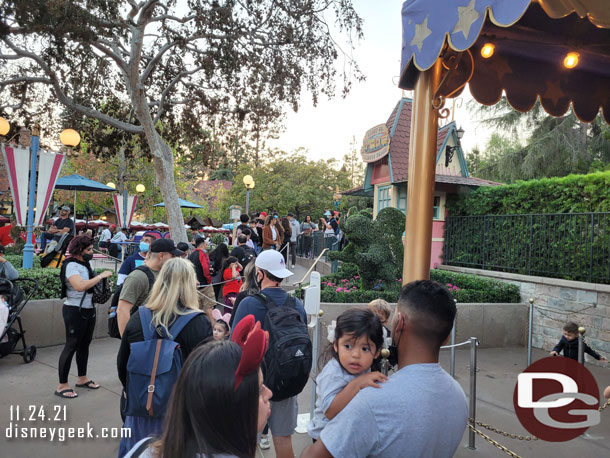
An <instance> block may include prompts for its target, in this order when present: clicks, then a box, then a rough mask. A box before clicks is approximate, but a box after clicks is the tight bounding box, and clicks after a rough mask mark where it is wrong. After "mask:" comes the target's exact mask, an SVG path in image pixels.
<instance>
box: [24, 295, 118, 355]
mask: <svg viewBox="0 0 610 458" xmlns="http://www.w3.org/2000/svg"><path fill="white" fill-rule="evenodd" d="M63 303H64V300H63V299H43V300H37V301H29V302H28V303H27V304H26V306H25V308H24V309H23V311H22V312H21V314H20V316H21V320H22V324H23V329H24V330H25V341H26V343H27V344H28V345H36V346H37V347H49V346H52V345H62V344H64V343H65V342H66V328H65V326H64V320H63V317H62V314H61V309H62V307H63ZM109 305H110V304H109V303H108V304H97V305H96V307H97V318H96V323H95V331H94V333H93V338H94V339H97V338H100V337H107V336H108V306H109ZM15 326H16V324H15ZM19 345H20V344H19ZM18 348H21V347H20V346H18Z"/></svg>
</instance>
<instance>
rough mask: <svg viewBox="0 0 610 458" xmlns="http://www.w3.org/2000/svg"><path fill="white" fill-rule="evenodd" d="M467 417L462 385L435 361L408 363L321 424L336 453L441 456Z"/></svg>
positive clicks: (450, 450) (450, 449) (382, 457)
mask: <svg viewBox="0 0 610 458" xmlns="http://www.w3.org/2000/svg"><path fill="white" fill-rule="evenodd" d="M467 418H468V403H467V402H466V396H465V395H464V391H463V390H462V388H461V387H460V385H459V384H458V383H457V382H456V381H455V380H454V379H452V378H451V376H450V375H449V374H447V372H445V371H444V370H443V369H442V368H441V367H440V365H438V364H412V365H409V366H406V367H403V368H402V369H401V370H399V371H398V372H397V373H395V374H394V375H392V376H391V377H390V378H389V380H388V381H387V382H385V383H384V384H382V385H381V388H365V389H364V390H362V391H360V393H358V394H357V395H356V397H355V398H354V399H352V401H351V402H350V403H349V404H348V405H347V406H346V407H345V409H343V410H342V411H341V412H340V413H339V415H337V416H336V417H335V418H333V419H332V420H331V421H330V422H329V423H328V424H327V425H326V427H325V428H324V430H323V431H322V434H321V435H320V439H321V440H322V442H323V443H324V445H325V446H326V448H327V449H328V451H329V452H330V453H331V455H333V456H334V457H344V456H349V457H350V458H357V457H374V458H394V457H397V456H400V457H402V458H416V457H417V458H420V457H421V458H424V457H426V458H444V457H451V456H453V454H454V453H455V450H456V449H457V447H458V445H459V444H460V441H461V439H462V436H463V434H464V430H465V429H466V420H467Z"/></svg>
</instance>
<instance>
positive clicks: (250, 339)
mask: <svg viewBox="0 0 610 458" xmlns="http://www.w3.org/2000/svg"><path fill="white" fill-rule="evenodd" d="M231 340H232V341H233V342H235V343H236V344H237V345H239V346H240V347H241V359H240V361H239V365H238V366H237V370H236V371H235V386H234V388H233V391H236V390H237V388H238V387H239V384H240V383H241V381H242V380H243V379H244V377H245V376H246V375H249V374H251V373H252V372H254V371H255V370H256V369H258V366H259V365H260V363H261V361H262V360H263V356H265V352H266V351H267V345H268V343H269V333H268V332H267V331H263V330H262V329H261V324H260V322H258V321H257V322H256V323H255V320H254V315H246V316H245V317H244V318H243V319H242V320H241V321H240V322H239V323H237V325H236V326H235V329H234V330H233V336H232V337H231Z"/></svg>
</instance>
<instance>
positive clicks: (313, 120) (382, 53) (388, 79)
mask: <svg viewBox="0 0 610 458" xmlns="http://www.w3.org/2000/svg"><path fill="white" fill-rule="evenodd" d="M354 4H355V7H356V10H357V11H358V13H359V14H360V16H361V17H362V18H363V19H364V39H363V40H361V41H360V43H358V44H357V46H356V50H355V52H354V55H355V58H356V60H357V61H358V64H359V65H360V68H361V70H362V71H363V73H364V74H365V75H366V81H365V82H363V83H354V86H353V88H352V91H351V92H350V94H349V96H348V97H347V98H345V99H342V98H341V97H340V96H337V97H336V98H334V99H333V100H331V101H328V100H321V101H320V103H319V104H318V106H317V107H315V108H314V107H313V106H312V104H311V97H310V96H309V94H306V95H304V96H303V98H302V104H301V108H300V110H299V112H298V113H294V112H292V111H290V112H289V113H288V115H287V119H286V130H285V132H284V133H283V134H282V135H281V136H280V138H279V139H278V140H276V141H274V142H272V146H274V147H277V148H280V149H282V150H285V151H292V150H294V149H296V148H298V147H305V148H307V149H308V150H309V152H310V158H311V159H314V160H317V159H323V158H329V157H335V158H337V159H341V158H342V157H343V155H344V154H346V153H347V152H348V151H349V145H350V142H351V141H352V138H353V137H354V136H355V138H356V144H357V148H358V149H360V146H361V144H362V139H363V137H364V134H365V132H366V131H367V130H368V129H370V128H371V127H373V126H375V125H377V124H381V123H385V122H386V121H387V119H388V117H389V116H390V114H391V113H392V109H393V108H394V106H395V105H396V103H397V102H398V101H399V99H400V97H401V96H402V94H403V91H401V90H400V89H399V88H398V86H397V83H398V76H399V74H400V51H401V43H402V23H401V8H402V4H403V0H382V1H371V0H354ZM339 65H342V62H339ZM405 95H406V96H408V97H410V96H411V95H412V94H411V93H405ZM461 99H462V100H458V102H457V104H458V105H462V107H461V108H460V109H456V113H455V120H456V121H457V123H458V125H461V126H463V128H464V129H465V134H464V138H463V139H462V147H463V148H464V150H465V151H469V150H471V149H472V147H473V146H475V145H476V144H477V143H478V144H479V146H483V145H484V143H485V141H486V139H487V138H488V136H489V134H488V132H487V131H486V129H485V128H484V127H481V126H478V125H477V123H475V122H473V121H472V119H471V118H472V115H471V114H470V113H468V111H467V110H466V102H467V100H470V99H471V97H470V93H469V92H468V90H466V91H465V92H464V94H463V95H462V97H461ZM451 106H452V101H451V100H448V101H447V103H446V107H448V108H451Z"/></svg>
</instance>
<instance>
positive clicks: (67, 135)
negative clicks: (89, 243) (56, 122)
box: [0, 117, 80, 269]
mask: <svg viewBox="0 0 610 458" xmlns="http://www.w3.org/2000/svg"><path fill="white" fill-rule="evenodd" d="M9 130H10V125H9V123H8V121H7V120H6V119H4V118H1V117H0V136H4V135H6V134H7V133H8V132H9ZM59 139H60V141H61V142H62V144H64V145H65V146H66V147H68V149H69V151H71V148H72V147H75V146H77V145H78V144H79V143H80V135H79V134H78V132H76V131H75V130H73V129H66V130H64V131H63V132H62V133H61V134H60V136H59ZM19 144H20V145H21V146H22V147H28V146H29V147H30V154H31V161H30V180H29V188H30V189H29V196H28V213H27V219H26V225H27V234H26V239H25V246H24V247H23V268H24V269H31V268H32V266H33V265H34V245H33V244H32V233H33V230H34V205H35V204H36V203H35V197H36V181H37V179H36V171H37V166H38V151H39V149H40V126H38V125H37V124H35V125H34V126H33V127H32V132H31V135H30V131H29V130H28V129H26V128H22V129H21V130H20V132H19ZM75 211H76V209H75Z"/></svg>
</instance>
